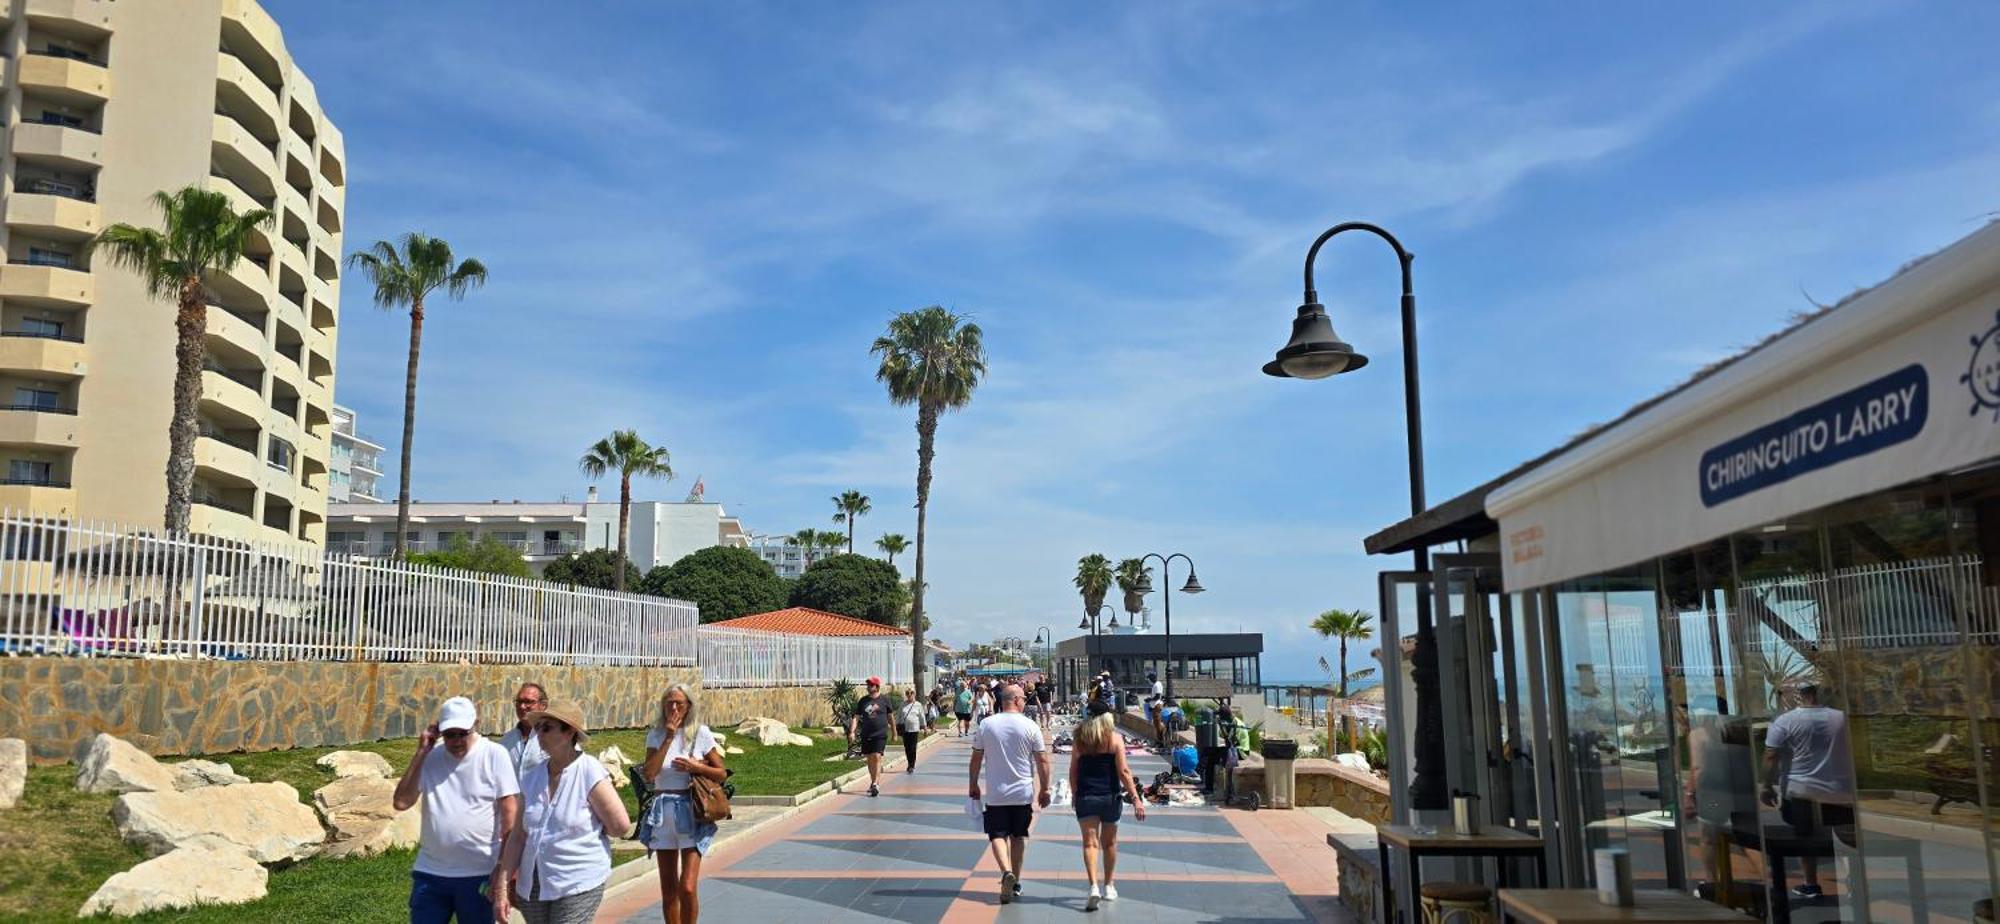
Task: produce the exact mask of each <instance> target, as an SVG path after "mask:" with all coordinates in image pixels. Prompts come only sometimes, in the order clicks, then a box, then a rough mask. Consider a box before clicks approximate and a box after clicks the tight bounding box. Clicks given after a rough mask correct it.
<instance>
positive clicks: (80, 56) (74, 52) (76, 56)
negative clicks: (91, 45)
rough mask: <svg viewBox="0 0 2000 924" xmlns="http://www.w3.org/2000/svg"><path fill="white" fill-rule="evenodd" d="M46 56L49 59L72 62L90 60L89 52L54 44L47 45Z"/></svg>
mask: <svg viewBox="0 0 2000 924" xmlns="http://www.w3.org/2000/svg"><path fill="white" fill-rule="evenodd" d="M46 54H48V55H49V56H50V57H55V58H68V59H70V60H72V61H89V60H90V52H87V51H84V50H83V49H81V48H72V47H70V46H68V45H58V44H56V43H54V42H50V43H49V44H48V50H47V52H46Z"/></svg>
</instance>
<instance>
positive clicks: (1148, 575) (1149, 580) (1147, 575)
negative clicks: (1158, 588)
mask: <svg viewBox="0 0 2000 924" xmlns="http://www.w3.org/2000/svg"><path fill="white" fill-rule="evenodd" d="M1132 589H1133V590H1135V591H1138V592H1139V593H1141V594H1149V593H1152V592H1153V572H1151V571H1143V572H1140V574H1139V585H1138V586H1137V587H1134V588H1132Z"/></svg>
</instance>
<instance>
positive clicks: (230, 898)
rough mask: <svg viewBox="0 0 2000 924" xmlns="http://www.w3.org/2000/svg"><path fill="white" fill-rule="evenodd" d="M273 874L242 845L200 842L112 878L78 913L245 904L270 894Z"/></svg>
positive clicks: (129, 913)
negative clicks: (266, 892) (267, 885)
mask: <svg viewBox="0 0 2000 924" xmlns="http://www.w3.org/2000/svg"><path fill="white" fill-rule="evenodd" d="M269 876H270V874H269V873H267V872H265V870H264V868H263V867H262V866H259V865H257V861H256V860H253V859H251V858H250V855H249V854H246V853H244V852H243V851H242V850H241V849H238V848H235V847H228V846H217V845H200V846H191V847H182V848H181V849H179V850H176V851H173V852H171V853H168V854H166V855H164V856H158V857H154V858H153V859H151V860H147V861H146V862H144V863H141V864H139V865H138V866H134V867H132V868H131V869H128V870H126V871H124V872H122V873H119V874H117V875H115V876H112V877H111V878H110V879H106V880H105V881H104V884H103V885H101V886H98V887H97V891H96V892H95V893H93V894H92V895H91V896H90V900H89V901H86V902H84V903H83V910H81V911H78V912H77V917H90V916H92V915H96V914H102V913H105V912H110V913H111V914H115V915H119V916H121V917H131V916H132V915H135V914H142V913H144V912H147V911H161V910H165V909H169V908H191V907H193V906H195V905H240V904H243V903H244V902H254V901H256V900H258V899H260V898H263V897H264V886H265V881H266V880H267V879H268V878H269Z"/></svg>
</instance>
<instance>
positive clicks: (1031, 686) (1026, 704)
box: [1021, 680, 1042, 727]
mask: <svg viewBox="0 0 2000 924" xmlns="http://www.w3.org/2000/svg"><path fill="white" fill-rule="evenodd" d="M1021 699H1022V701H1023V705H1022V706H1021V712H1022V713H1023V714H1025V715H1027V717H1028V718H1030V719H1034V720H1035V725H1036V726H1037V727H1040V725H1041V724H1042V694H1041V693H1040V692H1038V691H1037V690H1036V689H1035V682H1034V681H1032V680H1030V681H1027V682H1025V683H1022V684H1021Z"/></svg>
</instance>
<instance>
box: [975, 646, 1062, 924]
mask: <svg viewBox="0 0 2000 924" xmlns="http://www.w3.org/2000/svg"><path fill="white" fill-rule="evenodd" d="M1021 697H1022V693H1021V688H1020V687H1018V686H1015V685H1014V684H1011V683H1010V684H1007V685H1006V686H1003V687H1001V688H1000V695H999V710H1000V711H999V712H998V713H996V714H995V715H994V716H993V717H992V718H989V719H987V720H986V721H984V722H981V723H979V730H978V731H976V732H974V733H973V735H972V771H971V781H970V786H969V787H968V789H967V790H966V794H967V795H968V796H970V797H971V798H973V799H980V798H981V797H982V796H983V797H984V801H985V806H986V808H985V813H984V821H985V827H986V837H987V840H988V842H989V843H990V844H991V846H992V848H993V862H994V863H996V864H999V866H1000V904H1003V905H1005V904H1007V903H1009V902H1011V901H1013V900H1014V896H1016V895H1019V894H1021V861H1022V860H1023V859H1025V858H1026V856H1027V853H1028V825H1029V824H1030V823H1031V822H1032V821H1033V820H1034V806H1035V805H1036V804H1039V805H1041V807H1043V808H1048V807H1049V801H1050V792H1049V776H1050V770H1049V750H1048V745H1047V744H1046V743H1045V742H1044V741H1043V740H1042V730H1041V728H1040V727H1039V726H1037V725H1036V724H1035V723H1034V721H1033V720H1031V719H1029V718H1028V717H1027V716H1024V715H1022V714H1021ZM982 771H983V777H982ZM982 779H983V781H984V785H983V786H982V785H981V783H982Z"/></svg>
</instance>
